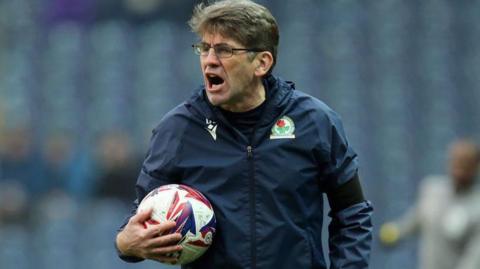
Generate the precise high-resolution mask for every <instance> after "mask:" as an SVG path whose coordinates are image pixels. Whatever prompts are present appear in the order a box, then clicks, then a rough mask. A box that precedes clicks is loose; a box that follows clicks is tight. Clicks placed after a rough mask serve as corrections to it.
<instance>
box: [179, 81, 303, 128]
mask: <svg viewBox="0 0 480 269" xmlns="http://www.w3.org/2000/svg"><path fill="white" fill-rule="evenodd" d="M263 84H264V86H265V90H266V96H267V98H266V101H265V102H267V103H266V106H265V110H264V112H263V115H262V119H261V122H260V123H259V127H261V126H263V125H270V124H271V123H272V122H274V120H275V119H276V118H277V117H279V116H280V113H281V112H282V110H284V109H285V108H286V106H287V105H288V99H289V98H288V97H290V95H291V94H292V91H293V90H294V89H295V84H294V83H293V82H291V81H284V80H282V79H281V78H278V77H275V76H273V75H268V76H267V77H265V78H264V79H263ZM186 106H187V107H192V108H193V109H194V110H197V111H198V110H199V112H200V114H201V115H202V116H203V117H206V118H207V119H210V120H212V121H219V120H223V117H222V116H221V112H220V111H219V110H218V108H217V107H215V106H213V105H212V104H211V103H210V101H208V98H207V95H206V92H205V87H204V86H201V87H199V88H198V89H197V90H196V91H195V94H193V96H192V97H191V98H190V99H189V100H188V101H187V102H186Z"/></svg>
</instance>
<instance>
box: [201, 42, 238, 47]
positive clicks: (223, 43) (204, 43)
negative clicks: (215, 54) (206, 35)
mask: <svg viewBox="0 0 480 269" xmlns="http://www.w3.org/2000/svg"><path fill="white" fill-rule="evenodd" d="M200 44H202V45H209V46H210V44H209V43H207V42H204V41H202V42H200ZM213 46H229V47H231V46H232V45H230V44H227V43H225V42H222V43H217V44H213Z"/></svg>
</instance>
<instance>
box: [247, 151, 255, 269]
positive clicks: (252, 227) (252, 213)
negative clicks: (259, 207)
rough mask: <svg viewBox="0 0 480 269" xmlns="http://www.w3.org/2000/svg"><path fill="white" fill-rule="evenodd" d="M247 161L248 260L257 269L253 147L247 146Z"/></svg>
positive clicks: (253, 268)
mask: <svg viewBox="0 0 480 269" xmlns="http://www.w3.org/2000/svg"><path fill="white" fill-rule="evenodd" d="M247 160H248V162H249V163H250V178H249V187H250V192H249V196H250V197H249V198H250V199H249V200H250V258H251V268H252V269H255V268H256V267H257V252H256V244H255V243H256V242H255V241H256V238H257V235H256V227H255V218H256V212H257V211H256V208H255V204H256V197H255V165H254V163H253V147H252V146H250V145H248V146H247Z"/></svg>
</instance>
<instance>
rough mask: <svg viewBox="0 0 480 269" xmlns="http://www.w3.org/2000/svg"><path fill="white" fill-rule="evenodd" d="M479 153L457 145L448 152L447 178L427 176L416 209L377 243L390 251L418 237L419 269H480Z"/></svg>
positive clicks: (466, 143)
mask: <svg viewBox="0 0 480 269" xmlns="http://www.w3.org/2000/svg"><path fill="white" fill-rule="evenodd" d="M479 165H480V151H479V149H478V147H477V146H476V145H475V144H474V143H473V142H471V141H468V140H459V141H456V142H455V143H453V144H452V146H451V147H450V150H449V176H448V177H446V176H430V177H428V178H426V179H425V180H424V181H423V182H422V184H421V188H420V192H419V199H418V202H417V204H416V205H415V206H414V207H413V208H412V209H411V210H410V211H409V212H408V213H407V214H405V215H404V216H403V217H402V218H400V219H399V220H397V221H395V222H391V223H386V224H384V225H383V226H382V228H381V230H380V240H381V242H383V243H384V244H386V245H394V244H396V243H397V242H398V241H399V240H401V239H403V238H405V237H407V236H409V235H412V234H413V233H415V232H419V233H420V234H421V247H420V263H419V268H421V269H474V268H480V255H479V253H480V193H479V192H478V189H476V186H475V180H476V176H477V173H478V168H479Z"/></svg>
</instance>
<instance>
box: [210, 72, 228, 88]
mask: <svg viewBox="0 0 480 269" xmlns="http://www.w3.org/2000/svg"><path fill="white" fill-rule="evenodd" d="M207 80H208V84H209V88H212V87H214V86H218V85H222V84H223V82H225V80H224V79H223V78H221V77H220V76H217V75H214V74H208V75H207Z"/></svg>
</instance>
